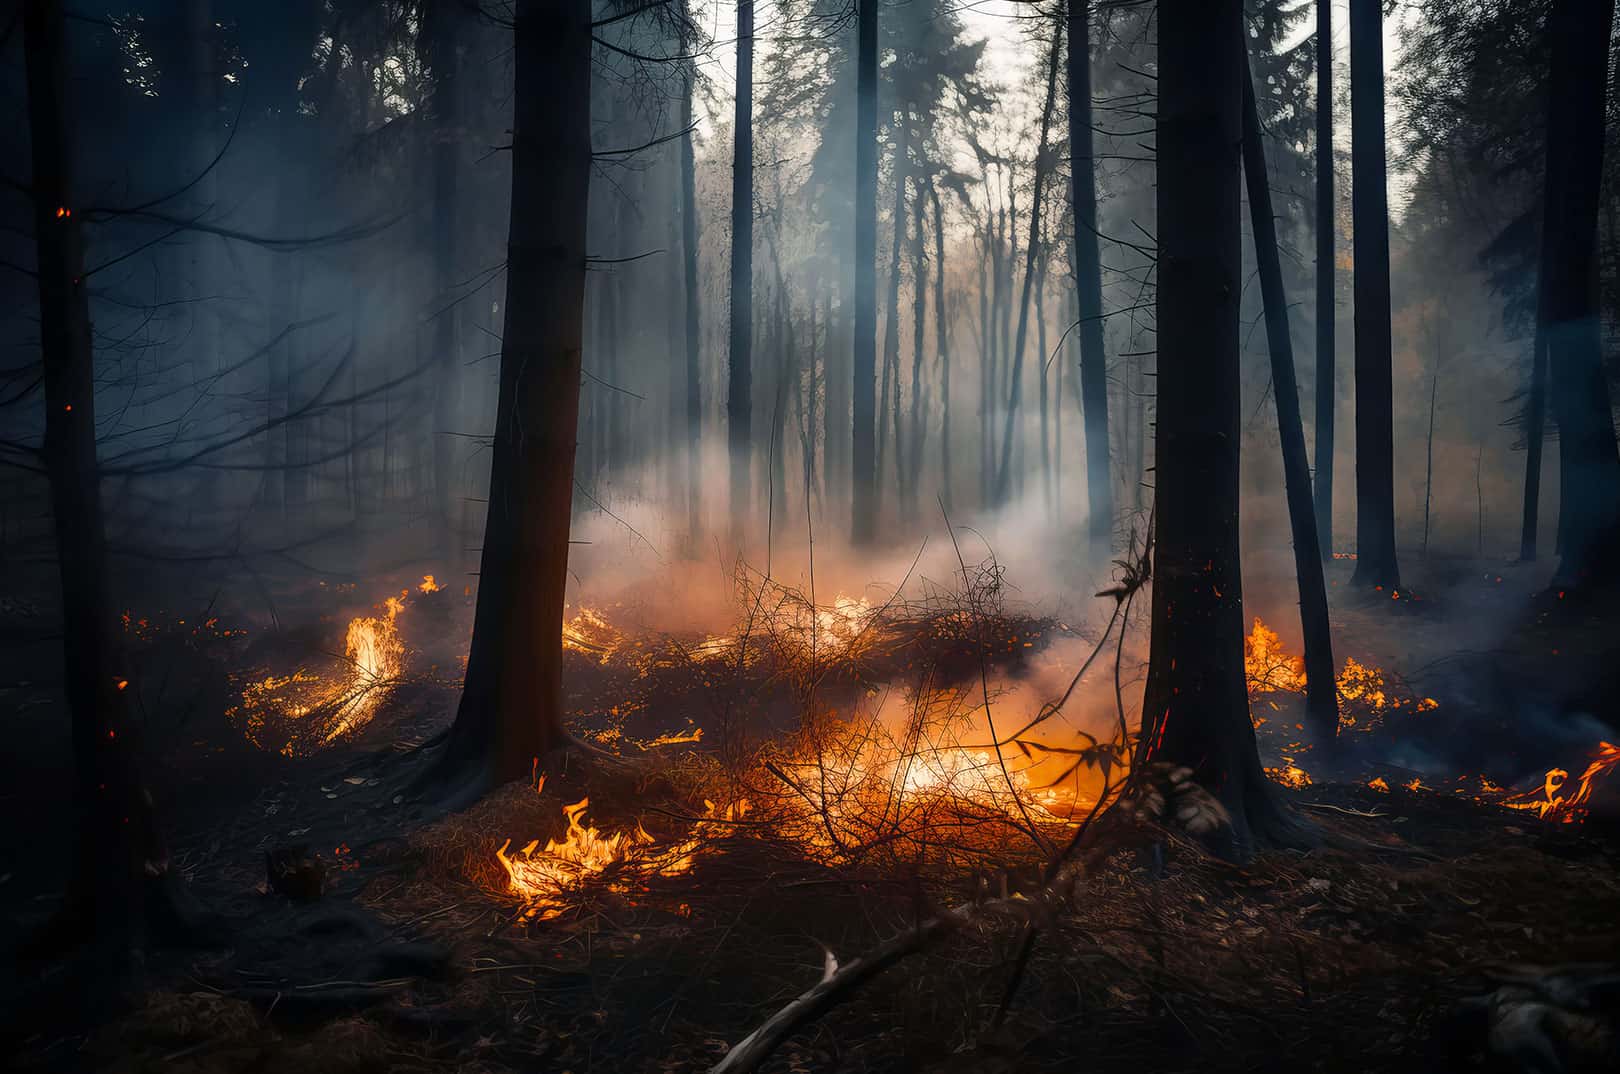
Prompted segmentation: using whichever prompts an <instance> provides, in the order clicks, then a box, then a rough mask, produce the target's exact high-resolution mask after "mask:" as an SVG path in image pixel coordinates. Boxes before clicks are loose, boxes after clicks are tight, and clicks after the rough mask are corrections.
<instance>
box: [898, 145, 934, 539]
mask: <svg viewBox="0 0 1620 1074" xmlns="http://www.w3.org/2000/svg"><path fill="white" fill-rule="evenodd" d="M923 183H924V177H923V176H922V175H921V174H919V175H917V176H916V177H915V178H914V179H913V181H912V184H911V285H912V286H911V444H910V447H909V448H908V450H909V452H910V459H909V461H908V464H907V467H906V482H905V488H904V489H903V490H902V492H901V498H900V502H901V507H902V508H903V509H904V511H905V514H906V517H907V518H915V517H916V515H917V486H918V484H919V483H920V482H921V480H922V456H923V444H924V442H925V441H926V440H927V438H928V428H927V425H926V424H925V415H924V413H923V353H924V351H925V350H926V349H927V348H926V346H925V343H926V341H927V339H928V256H927V254H926V253H925V251H926V250H927V245H926V243H925V241H924V234H923V225H924V224H925V223H926V221H927V216H926V205H925V202H924V199H923Z"/></svg>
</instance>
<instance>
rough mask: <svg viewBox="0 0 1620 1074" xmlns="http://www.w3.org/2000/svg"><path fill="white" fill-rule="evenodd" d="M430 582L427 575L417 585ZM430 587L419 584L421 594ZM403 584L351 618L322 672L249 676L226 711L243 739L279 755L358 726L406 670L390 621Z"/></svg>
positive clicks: (403, 597)
mask: <svg viewBox="0 0 1620 1074" xmlns="http://www.w3.org/2000/svg"><path fill="white" fill-rule="evenodd" d="M431 581H432V576H431V575H428V576H426V578H425V579H424V585H426V584H427V583H430V582H431ZM435 591H437V587H434V589H425V588H419V592H422V593H428V592H435ZM409 598H410V590H402V591H401V592H400V594H399V595H398V596H390V597H387V598H385V599H384V600H383V602H382V605H381V606H380V611H381V614H379V615H362V616H356V617H355V618H354V619H351V620H350V621H349V625H348V627H347V628H346V630H345V631H344V636H343V654H342V657H341V658H338V657H336V656H334V657H333V658H332V661H331V663H332V665H333V666H332V668H331V670H329V671H327V672H326V673H324V674H322V673H320V672H317V671H312V670H310V669H309V668H308V667H299V668H297V669H296V670H294V671H292V672H290V673H288V674H284V675H277V674H266V675H264V676H263V677H262V678H257V679H254V680H253V681H250V682H249V683H248V684H247V685H246V686H245V687H244V688H243V690H242V699H241V702H240V703H239V704H237V705H234V706H232V707H231V708H228V709H226V711H225V715H226V717H227V718H229V719H230V720H232V722H234V723H236V724H237V725H238V726H239V727H240V728H241V729H242V732H243V733H244V734H245V735H246V736H247V738H248V739H249V741H251V742H253V744H254V745H256V746H258V747H259V748H261V749H273V750H275V751H276V752H279V753H281V754H283V755H284V756H288V757H294V756H299V755H302V754H307V753H312V752H314V751H316V750H319V749H321V748H322V747H324V746H327V745H329V744H331V743H332V742H335V741H336V740H338V739H340V738H344V737H346V736H348V735H352V734H354V733H355V732H357V731H359V730H360V729H361V728H363V727H365V726H366V724H367V723H369V722H370V721H371V718H372V716H373V715H374V714H375V713H376V711H377V707H378V705H379V704H380V703H381V702H382V700H383V698H384V697H385V696H386V694H387V693H388V691H389V689H390V688H391V687H392V686H393V685H394V684H395V683H396V682H397V681H398V680H399V677H400V676H401V674H403V672H404V669H405V644H404V642H403V641H402V640H401V639H400V636H399V630H398V627H397V624H396V620H397V619H398V617H399V614H400V612H401V611H403V610H404V609H405V605H406V601H407V600H408V599H409Z"/></svg>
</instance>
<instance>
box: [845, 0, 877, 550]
mask: <svg viewBox="0 0 1620 1074" xmlns="http://www.w3.org/2000/svg"><path fill="white" fill-rule="evenodd" d="M855 2H856V5H857V7H858V9H859V11H858V23H859V27H858V31H857V32H858V42H857V47H856V58H855V68H856V81H855V331H854V335H855V342H854V396H853V407H852V409H853V420H854V427H855V428H854V437H853V443H852V444H851V456H850V469H851V479H852V485H853V492H854V495H853V496H852V498H851V519H850V529H851V536H852V539H853V540H854V543H855V544H857V545H861V544H869V543H870V542H871V541H872V540H873V538H874V537H875V536H876V535H877V512H876V510H875V508H876V493H877V469H876V466H875V464H874V460H873V446H874V445H873V442H872V436H873V429H872V426H873V418H874V415H873V413H872V407H873V402H874V400H873V393H874V388H875V386H874V384H873V380H874V379H875V377H876V374H877V369H876V365H877V148H878V146H877V74H878V59H877V45H878V42H877V37H878V32H877V31H878V20H877V0H855Z"/></svg>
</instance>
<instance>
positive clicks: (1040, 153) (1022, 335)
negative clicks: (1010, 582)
mask: <svg viewBox="0 0 1620 1074" xmlns="http://www.w3.org/2000/svg"><path fill="white" fill-rule="evenodd" d="M1062 41H1063V21H1062V20H1059V19H1054V20H1053V22H1052V41H1051V47H1050V55H1049V57H1048V62H1047V65H1046V100H1045V103H1044V104H1043V105H1042V106H1041V133H1040V139H1039V141H1037V142H1036V143H1035V176H1034V180H1035V185H1034V191H1033V193H1032V194H1031V198H1030V207H1029V240H1028V241H1027V242H1026V243H1025V244H1024V286H1023V289H1022V290H1021V291H1019V294H1018V330H1017V332H1016V334H1015V335H1014V336H1013V346H1012V363H1011V368H1010V383H1009V385H1008V393H1007V421H1006V424H1005V425H1004V426H1003V427H1002V435H1001V465H1000V467H999V468H998V469H997V471H996V487H995V502H996V503H997V504H998V505H999V504H1005V503H1006V502H1007V498H1008V496H1009V495H1010V493H1011V490H1012V482H1011V479H1012V469H1013V425H1014V423H1015V422H1016V421H1017V420H1018V404H1019V399H1020V397H1021V396H1022V394H1023V386H1024V344H1025V342H1026V341H1027V340H1028V338H1029V306H1030V296H1031V293H1032V291H1033V289H1034V287H1035V260H1036V258H1038V257H1039V256H1040V248H1041V184H1042V182H1043V181H1044V180H1045V179H1046V171H1047V160H1048V156H1049V150H1048V146H1047V138H1048V137H1049V136H1050V134H1051V132H1052V111H1053V109H1054V108H1055V107H1056V106H1057V73H1058V55H1059V54H1060V53H1061V52H1062ZM1041 360H1042V361H1045V360H1046V356H1045V355H1042V356H1041Z"/></svg>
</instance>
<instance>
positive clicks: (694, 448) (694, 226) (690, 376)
mask: <svg viewBox="0 0 1620 1074" xmlns="http://www.w3.org/2000/svg"><path fill="white" fill-rule="evenodd" d="M696 77H697V76H696V73H695V71H694V70H693V68H692V67H691V65H689V64H688V65H686V66H684V67H683V68H682V78H681V129H682V130H683V131H685V132H686V133H684V134H683V135H681V261H682V279H683V289H684V290H685V293H686V528H687V538H688V540H689V541H690V545H691V547H692V548H693V549H694V550H695V549H696V548H697V545H698V538H699V536H700V535H701V534H702V532H703V466H702V463H701V461H700V460H699V458H698V454H699V450H700V448H701V446H702V442H703V383H702V364H701V354H700V351H701V338H702V337H701V322H700V320H699V317H698V288H699V286H700V285H699V283H698V214H697V163H696V159H695V154H694V151H693V146H692V137H693V127H692V85H693V82H694V81H695V79H696Z"/></svg>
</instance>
